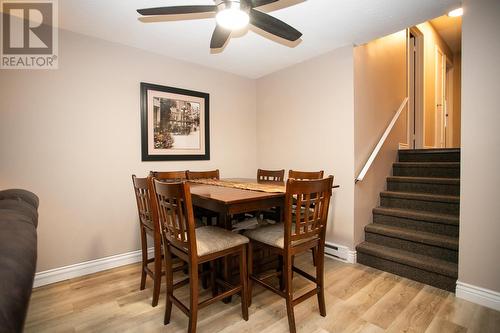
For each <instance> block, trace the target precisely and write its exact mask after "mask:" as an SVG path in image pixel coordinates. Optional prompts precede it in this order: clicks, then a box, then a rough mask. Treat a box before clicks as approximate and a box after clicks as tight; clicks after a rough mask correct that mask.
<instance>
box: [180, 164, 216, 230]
mask: <svg viewBox="0 0 500 333" xmlns="http://www.w3.org/2000/svg"><path fill="white" fill-rule="evenodd" d="M186 177H187V179H188V180H196V179H215V180H219V179H220V172H219V169H216V170H210V171H190V170H188V171H186ZM194 214H195V216H196V217H197V218H200V219H203V218H206V219H207V224H210V225H212V224H213V223H212V219H213V218H215V219H216V220H217V219H218V218H219V215H218V214H217V213H215V212H213V211H211V210H208V209H204V208H201V207H195V209H194Z"/></svg>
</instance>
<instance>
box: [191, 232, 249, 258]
mask: <svg viewBox="0 0 500 333" xmlns="http://www.w3.org/2000/svg"><path fill="white" fill-rule="evenodd" d="M195 232H196V247H197V251H198V256H204V255H207V254H210V253H214V252H219V251H223V250H227V249H230V248H232V247H235V246H239V245H242V244H246V243H248V238H246V237H245V236H242V235H240V234H236V233H233V232H231V231H229V230H225V229H222V228H218V227H212V226H207V227H201V228H196V229H195Z"/></svg>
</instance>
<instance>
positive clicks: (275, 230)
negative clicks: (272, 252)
mask: <svg viewBox="0 0 500 333" xmlns="http://www.w3.org/2000/svg"><path fill="white" fill-rule="evenodd" d="M294 229H295V224H293V225H292V230H294ZM243 234H244V235H245V236H247V237H248V238H250V239H253V240H256V241H258V242H261V243H264V244H267V245H271V246H274V247H279V248H281V249H283V248H284V247H285V224H284V223H276V224H273V225H268V226H264V227H259V228H257V229H252V230H247V231H245V232H244V233H243ZM313 238H314V237H310V238H306V239H300V240H297V241H294V242H292V245H298V244H301V243H304V242H307V241H309V240H311V239H313Z"/></svg>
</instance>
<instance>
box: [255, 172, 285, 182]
mask: <svg viewBox="0 0 500 333" xmlns="http://www.w3.org/2000/svg"><path fill="white" fill-rule="evenodd" d="M284 178H285V169H282V170H262V169H258V170H257V181H271V182H282V181H283V179H284Z"/></svg>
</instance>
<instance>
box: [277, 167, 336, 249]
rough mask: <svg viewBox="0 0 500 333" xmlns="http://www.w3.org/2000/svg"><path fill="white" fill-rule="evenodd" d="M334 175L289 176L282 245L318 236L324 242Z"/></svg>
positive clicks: (289, 245)
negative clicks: (309, 177)
mask: <svg viewBox="0 0 500 333" xmlns="http://www.w3.org/2000/svg"><path fill="white" fill-rule="evenodd" d="M332 185H333V176H329V177H328V178H325V179H319V180H296V179H288V181H287V184H286V196H285V244H284V245H285V248H290V247H291V246H293V244H294V243H298V244H300V243H301V241H307V240H310V239H314V238H319V239H320V241H321V244H323V243H324V239H325V231H326V223H327V220H328V207H329V205H330V197H331V196H332Z"/></svg>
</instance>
